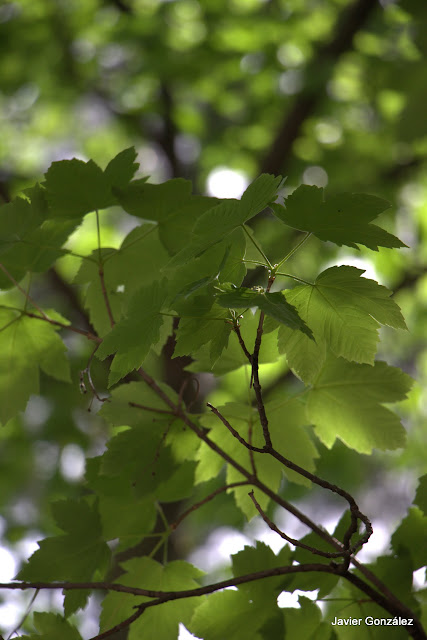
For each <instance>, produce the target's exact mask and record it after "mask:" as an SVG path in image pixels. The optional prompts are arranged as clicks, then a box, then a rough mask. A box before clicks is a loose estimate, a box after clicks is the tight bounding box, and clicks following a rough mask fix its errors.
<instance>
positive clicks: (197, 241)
mask: <svg viewBox="0 0 427 640" xmlns="http://www.w3.org/2000/svg"><path fill="white" fill-rule="evenodd" d="M281 181H282V178H281V176H279V177H277V178H276V177H274V176H271V175H269V174H263V175H261V176H259V178H257V179H256V180H255V181H254V182H253V183H252V184H251V185H249V187H248V188H247V189H246V191H245V193H244V194H243V195H242V198H241V200H234V199H230V200H223V201H222V202H221V203H220V204H218V205H217V206H216V207H213V208H211V209H208V211H206V212H205V213H203V214H202V215H201V216H200V217H199V218H198V219H197V221H196V223H195V225H194V227H193V230H192V239H191V242H190V244H189V246H188V247H186V248H185V249H183V250H182V251H180V252H179V253H178V254H177V255H176V256H175V257H174V258H173V259H172V260H171V262H170V266H171V267H172V266H178V265H180V264H184V263H185V262H186V261H187V260H190V259H192V258H195V257H197V256H198V255H200V254H202V253H203V252H204V251H206V250H207V249H208V248H209V247H212V246H213V245H214V244H216V243H217V242H219V241H220V240H223V239H224V238H225V237H226V236H227V235H229V234H230V233H232V232H233V231H234V230H235V229H237V228H238V227H240V226H241V225H243V224H244V223H245V222H247V221H248V220H250V219H251V218H253V217H254V216H255V215H256V214H257V213H259V212H260V211H262V209H264V208H265V207H266V206H267V205H268V204H270V202H271V200H272V199H274V197H275V195H276V193H277V190H278V189H279V187H280V184H281Z"/></svg>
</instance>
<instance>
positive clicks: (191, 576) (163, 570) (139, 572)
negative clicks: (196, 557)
mask: <svg viewBox="0 0 427 640" xmlns="http://www.w3.org/2000/svg"><path fill="white" fill-rule="evenodd" d="M121 566H122V568H123V569H124V570H125V573H124V575H121V576H120V580H119V582H120V583H121V584H124V585H126V586H129V587H138V588H141V589H155V590H161V591H180V590H184V589H196V588H197V587H199V586H200V584H199V583H198V582H197V580H198V579H199V578H200V577H201V576H202V575H203V572H202V571H200V570H199V569H197V568H196V567H194V566H193V565H191V564H189V563H188V562H184V561H182V560H175V561H173V562H169V563H168V564H166V565H161V564H159V563H158V562H156V561H155V560H152V559H151V558H148V557H144V558H133V559H132V560H129V561H127V562H124V563H122V564H121ZM145 600H147V598H144V597H141V596H138V597H136V596H132V595H129V594H126V593H117V592H110V593H109V594H108V595H107V597H106V598H105V599H104V601H103V603H102V613H101V621H100V630H101V632H102V631H106V630H107V629H110V628H111V627H113V626H114V625H116V624H118V623H120V622H122V620H125V619H126V618H127V617H129V616H131V615H132V613H134V612H135V609H134V607H135V606H136V605H138V604H141V603H142V602H144V601H145ZM199 603H200V598H196V597H195V598H184V599H182V600H177V601H175V602H165V603H164V604H161V605H160V606H156V607H150V608H149V609H147V610H146V611H145V612H144V614H143V615H142V616H141V617H140V618H138V619H137V620H136V621H135V622H133V623H132V625H131V627H130V628H129V632H128V638H129V640H140V638H156V640H176V639H177V637H178V627H179V623H180V622H182V623H183V624H185V625H186V626H188V624H189V622H190V620H191V616H192V615H193V611H194V609H195V607H196V606H197V605H198V604H199Z"/></svg>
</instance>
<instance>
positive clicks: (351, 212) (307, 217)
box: [273, 185, 406, 251]
mask: <svg viewBox="0 0 427 640" xmlns="http://www.w3.org/2000/svg"><path fill="white" fill-rule="evenodd" d="M389 207H390V204H389V203H388V202H387V201H386V200H382V199H381V198H378V197H376V196H371V195H366V194H360V193H343V194H339V195H336V196H333V197H332V198H329V199H328V200H327V201H326V202H324V200H323V189H320V188H319V187H314V186H308V185H301V186H300V187H298V189H296V190H295V191H294V193H292V195H290V196H289V197H288V198H287V199H286V206H285V207H283V206H281V205H277V204H276V205H273V210H274V213H275V214H276V216H277V217H278V218H280V220H282V221H283V222H285V224H287V225H289V226H290V227H293V228H294V229H299V230H300V231H307V232H309V233H312V234H313V235H315V236H317V237H318V238H320V240H323V241H325V242H326V241H328V240H329V241H330V242H334V243H335V244H338V245H339V246H341V245H343V244H344V245H346V246H348V247H353V248H354V249H358V246H357V245H358V244H363V245H365V246H366V247H368V248H369V249H373V250H374V251H378V247H379V246H381V247H389V248H391V247H405V246H406V245H405V244H404V243H403V242H401V241H400V240H399V238H396V236H393V235H392V234H391V233H388V232H387V231H384V229H381V227H378V226H377V225H375V224H371V222H372V220H375V218H376V217H377V216H378V215H379V214H380V213H382V212H383V211H385V210H386V209H388V208H389Z"/></svg>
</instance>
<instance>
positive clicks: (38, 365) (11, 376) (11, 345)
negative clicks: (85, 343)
mask: <svg viewBox="0 0 427 640" xmlns="http://www.w3.org/2000/svg"><path fill="white" fill-rule="evenodd" d="M51 316H53V318H54V319H56V318H58V317H59V314H58V315H55V314H54V313H51ZM61 320H63V318H62V319H61ZM0 328H1V329H2V330H1V331H0V390H1V398H0V421H1V422H2V423H3V424H5V423H6V422H7V421H8V420H10V418H12V417H13V416H15V415H16V414H17V413H18V411H22V410H24V409H25V407H26V404H27V401H28V398H29V397H30V395H31V394H33V393H35V394H36V393H38V391H39V369H41V370H42V371H44V372H45V373H47V374H48V375H50V376H52V377H54V378H57V379H58V380H62V381H64V382H69V380H70V373H69V364H68V360H67V359H66V357H65V351H66V348H65V345H64V343H63V342H62V340H61V338H60V337H59V336H58V334H57V331H56V329H55V327H54V326H53V325H52V324H49V323H48V322H46V321H43V320H36V319H34V318H29V317H26V316H19V315H18V314H17V312H16V311H13V310H10V311H9V310H8V309H0Z"/></svg>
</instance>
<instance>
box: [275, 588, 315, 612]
mask: <svg viewBox="0 0 427 640" xmlns="http://www.w3.org/2000/svg"><path fill="white" fill-rule="evenodd" d="M318 592H319V590H318V589H316V590H315V591H301V590H300V589H295V591H293V592H292V593H290V592H289V591H282V593H280V594H279V596H278V598H277V606H278V607H280V608H281V609H288V608H292V609H300V608H301V607H300V604H299V602H298V598H299V596H305V597H306V598H310V600H316V598H317V594H318Z"/></svg>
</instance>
